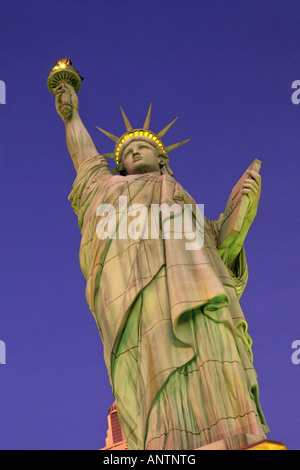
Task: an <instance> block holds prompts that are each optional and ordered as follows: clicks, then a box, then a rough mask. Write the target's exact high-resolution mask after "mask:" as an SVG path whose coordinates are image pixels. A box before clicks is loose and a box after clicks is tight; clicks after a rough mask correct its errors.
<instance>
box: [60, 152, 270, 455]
mask: <svg viewBox="0 0 300 470" xmlns="http://www.w3.org/2000/svg"><path fill="white" fill-rule="evenodd" d="M121 196H123V197H124V196H126V198H127V205H128V206H132V205H133V204H143V206H146V207H147V208H148V213H147V217H146V218H145V222H144V224H145V226H144V228H143V229H144V230H146V229H147V228H149V226H150V222H151V217H150V214H151V212H150V208H151V205H153V204H157V205H160V206H161V205H162V204H163V203H165V204H168V205H172V204H174V203H176V204H180V205H181V207H182V210H183V207H184V204H191V205H192V207H193V212H194V213H195V201H194V200H193V199H192V198H191V196H190V195H189V194H188V193H187V192H186V191H185V190H184V189H183V188H182V186H181V185H180V184H179V183H177V182H176V180H175V179H174V178H173V177H171V176H170V175H161V176H159V175H154V174H151V173H149V174H142V175H128V176H120V175H115V176H113V175H112V173H111V171H110V170H109V167H108V165H107V163H106V161H105V159H104V158H103V157H101V156H96V157H91V158H88V159H87V160H85V161H84V162H83V163H82V164H81V165H80V167H79V169H78V174H77V178H76V180H75V182H74V185H73V189H72V192H71V194H70V196H69V199H70V200H71V202H72V207H73V209H74V211H75V212H76V214H77V215H78V222H79V227H80V230H81V234H82V240H81V246H80V254H79V259H80V265H81V269H82V272H83V274H84V276H85V277H86V280H87V284H86V298H87V301H88V304H89V307H90V310H91V311H92V313H93V315H94V318H95V320H96V323H97V326H98V329H99V332H100V335H101V338H102V341H103V350H104V360H105V363H106V366H107V370H108V375H109V380H110V383H111V386H112V390H113V394H114V397H115V400H116V403H117V407H118V413H119V419H120V423H121V426H122V429H123V432H124V434H125V437H126V440H127V444H128V448H129V449H148V450H150V449H195V448H198V447H201V446H204V445H207V444H209V443H211V442H214V441H217V440H221V439H225V438H227V437H230V436H232V435H236V434H240V433H248V434H253V435H257V436H260V437H262V438H263V437H264V435H265V434H264V433H265V432H268V427H267V425H266V422H265V419H264V416H263V413H262V411H261V408H260V404H259V397H258V385H257V377H256V373H255V370H254V367H253V362H252V352H251V338H250V337H249V335H248V333H247V323H246V321H245V318H244V315H243V312H242V310H241V308H240V305H239V301H238V299H239V297H240V295H241V294H242V292H243V290H244V287H245V285H246V282H247V275H248V274H247V263H246V257H245V252H244V248H243V249H242V251H241V252H240V254H239V256H238V257H237V259H236V260H235V265H234V267H231V269H229V268H228V267H227V266H226V264H225V262H226V261H225V262H223V260H222V259H221V257H220V255H219V253H218V250H217V242H216V240H217V236H218V230H219V227H220V221H221V218H222V216H221V217H220V218H219V220H218V221H209V220H207V219H205V236H204V246H203V247H202V249H200V250H187V249H186V240H185V239H184V237H182V238H178V239H177V238H175V237H174V236H173V237H170V238H169V239H168V238H163V237H162V236H161V233H162V232H161V230H162V227H161V226H160V227H159V230H160V232H159V233H160V236H159V237H158V238H156V239H151V238H146V237H145V238H143V237H142V236H140V237H137V238H130V237H127V238H125V237H123V238H122V237H120V236H118V233H117V234H116V236H115V237H107V238H104V237H103V236H102V237H100V236H99V225H98V224H99V216H98V215H97V208H98V207H99V206H100V205H101V204H110V205H111V207H114V208H115V214H116V227H117V228H118V226H119V225H121V223H122V221H124V217H127V216H128V213H127V209H125V210H124V208H122V209H120V204H119V202H120V199H119V198H120V197H121ZM161 223H162V222H161Z"/></svg>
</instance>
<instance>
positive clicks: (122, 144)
mask: <svg viewBox="0 0 300 470" xmlns="http://www.w3.org/2000/svg"><path fill="white" fill-rule="evenodd" d="M151 109H152V103H150V106H149V109H148V113H147V116H146V119H145V122H144V125H143V127H142V128H138V129H133V128H132V126H131V124H130V122H129V120H128V118H127V116H126V114H125V112H124V110H123V109H122V107H121V112H122V115H123V119H124V122H125V126H126V132H125V134H123V135H121V137H117V136H115V135H113V134H110V133H109V132H107V131H104V130H103V129H100V127H97V126H96V127H97V129H99V131H101V132H103V134H105V135H106V136H107V137H109V138H110V139H111V140H113V141H114V142H115V144H116V145H115V150H114V153H105V154H103V156H104V157H106V158H114V159H115V162H116V166H117V168H116V170H118V169H119V167H120V164H121V161H122V154H123V152H124V150H125V148H126V147H127V146H128V145H129V144H130V143H131V142H132V141H133V140H144V141H146V142H148V143H150V144H151V145H153V146H154V147H158V148H160V149H161V151H162V153H163V154H165V155H166V156H168V153H169V152H171V150H174V149H175V148H177V147H180V145H183V144H185V143H186V142H188V141H189V140H191V139H188V140H184V141H182V142H178V143H177V144H173V145H169V146H167V147H165V146H164V144H163V142H162V140H161V138H162V137H163V136H164V135H165V134H166V133H167V132H168V130H169V129H170V127H171V126H172V125H173V124H174V122H175V121H176V120H177V119H178V117H177V118H175V119H174V120H173V121H172V122H170V124H168V125H167V126H166V127H164V128H163V129H162V130H161V131H160V132H158V134H156V133H155V132H152V131H150V130H149V126H150V118H151Z"/></svg>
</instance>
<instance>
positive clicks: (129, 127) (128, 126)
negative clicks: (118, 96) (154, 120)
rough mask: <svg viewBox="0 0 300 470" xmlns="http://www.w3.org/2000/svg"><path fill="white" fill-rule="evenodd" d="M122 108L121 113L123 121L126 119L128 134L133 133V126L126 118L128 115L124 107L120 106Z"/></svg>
mask: <svg viewBox="0 0 300 470" xmlns="http://www.w3.org/2000/svg"><path fill="white" fill-rule="evenodd" d="M120 108H121V111H122V116H123V119H124V122H125V126H126V130H127V132H129V131H132V127H131V124H130V122H129V121H128V118H127V116H126V114H125V112H124V110H123V108H122V106H120Z"/></svg>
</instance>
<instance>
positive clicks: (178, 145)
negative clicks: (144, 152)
mask: <svg viewBox="0 0 300 470" xmlns="http://www.w3.org/2000/svg"><path fill="white" fill-rule="evenodd" d="M190 140H192V139H187V140H183V141H182V142H178V143H177V144H173V145H169V146H168V147H165V149H166V152H167V153H169V152H171V150H174V149H176V148H178V147H180V146H181V145H183V144H186V143H187V142H189V141H190Z"/></svg>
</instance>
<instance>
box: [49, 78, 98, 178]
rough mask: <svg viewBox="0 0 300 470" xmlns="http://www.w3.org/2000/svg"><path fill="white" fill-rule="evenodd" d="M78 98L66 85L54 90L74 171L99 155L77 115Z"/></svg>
mask: <svg viewBox="0 0 300 470" xmlns="http://www.w3.org/2000/svg"><path fill="white" fill-rule="evenodd" d="M78 106H79V103H78V98H77V94H76V93H75V91H74V88H73V87H72V86H71V85H68V84H67V83H63V84H61V85H59V86H58V87H57V88H56V90H55V107H56V110H57V113H58V114H59V116H60V117H61V118H62V120H63V121H64V123H65V127H66V140H67V146H68V150H69V152H70V155H71V158H72V161H73V164H74V167H75V170H76V171H77V169H78V167H79V165H80V164H81V163H82V162H83V161H84V160H86V159H87V158H89V157H94V156H96V155H99V152H98V151H97V149H96V147H95V144H94V142H93V141H92V138H91V136H90V134H89V133H88V131H87V130H86V128H85V126H84V125H83V122H82V121H81V119H80V116H79V113H78Z"/></svg>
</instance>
